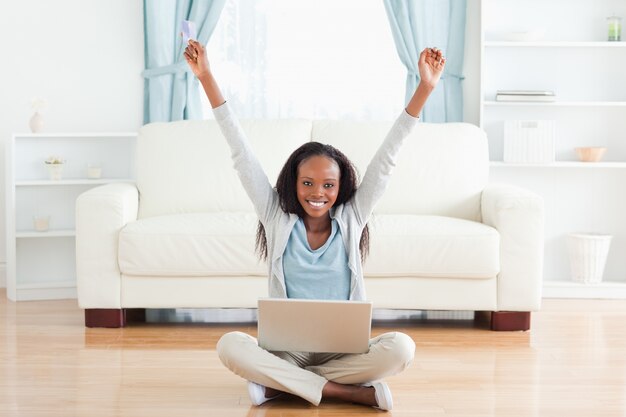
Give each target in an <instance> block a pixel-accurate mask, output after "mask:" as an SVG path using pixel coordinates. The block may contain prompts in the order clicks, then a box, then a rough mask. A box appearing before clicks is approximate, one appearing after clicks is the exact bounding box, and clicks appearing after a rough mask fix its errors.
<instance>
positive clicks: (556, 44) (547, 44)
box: [485, 41, 626, 48]
mask: <svg viewBox="0 0 626 417" xmlns="http://www.w3.org/2000/svg"><path fill="white" fill-rule="evenodd" d="M485 46H486V47H497V48H509V47H511V48H624V47H626V42H574V41H531V42H514V41H485Z"/></svg>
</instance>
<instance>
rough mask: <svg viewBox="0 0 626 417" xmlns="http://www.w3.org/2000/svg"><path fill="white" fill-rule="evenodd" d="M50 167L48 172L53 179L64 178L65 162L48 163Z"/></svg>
mask: <svg viewBox="0 0 626 417" xmlns="http://www.w3.org/2000/svg"><path fill="white" fill-rule="evenodd" d="M46 166H47V167H48V174H49V175H50V179H51V180H53V181H59V180H61V179H63V164H46Z"/></svg>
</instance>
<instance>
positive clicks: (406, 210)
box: [312, 121, 489, 221]
mask: <svg viewBox="0 0 626 417" xmlns="http://www.w3.org/2000/svg"><path fill="white" fill-rule="evenodd" d="M390 127H391V123H386V122H348V121H315V122H313V132H312V139H313V140H316V141H318V142H322V143H328V144H331V145H333V146H335V147H337V148H338V149H340V150H341V151H342V152H344V153H345V154H346V155H347V156H348V158H350V160H352V162H353V163H354V164H355V165H356V167H357V169H358V171H359V174H360V176H361V177H362V176H363V174H364V173H365V169H366V168H367V165H368V163H369V161H370V160H371V158H372V157H373V156H374V154H375V153H376V150H377V149H378V147H379V146H380V144H381V142H382V141H383V139H384V137H385V135H386V134H387V132H388V131H389V129H390ZM488 175H489V150H488V144H487V136H486V134H485V132H484V131H483V130H482V129H480V128H478V127H476V126H474V125H472V124H469V123H419V124H418V125H417V126H416V127H415V129H414V130H413V132H412V133H411V135H410V136H409V137H408V138H406V139H405V141H404V144H403V146H402V148H401V150H400V155H399V157H398V159H397V162H396V167H395V168H394V172H393V176H392V177H391V180H390V183H389V186H388V188H387V190H386V192H385V194H384V196H383V198H382V199H381V200H380V201H379V203H378V204H377V206H376V208H375V210H374V212H375V213H381V214H429V215H440V216H450V217H457V218H462V219H467V220H474V221H480V220H481V215H480V195H481V192H482V190H483V188H485V186H486V185H487V182H488Z"/></svg>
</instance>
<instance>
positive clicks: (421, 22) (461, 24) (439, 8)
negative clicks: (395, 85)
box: [384, 0, 466, 122]
mask: <svg viewBox="0 0 626 417" xmlns="http://www.w3.org/2000/svg"><path fill="white" fill-rule="evenodd" d="M384 2H385V10H386V11H387V17H388V18H389V24H390V26H391V32H392V33H393V39H394V41H395V43H396V49H397V51H398V55H399V56H400V60H401V61H402V63H403V64H404V66H405V67H406V69H407V71H408V73H407V77H406V103H408V102H409V100H410V99H411V97H412V96H413V93H414V92H415V89H416V88H417V85H418V84H419V72H418V69H417V61H418V58H419V54H420V52H421V51H422V50H423V49H424V48H426V47H437V48H439V49H441V50H442V51H443V53H444V55H445V56H446V69H445V71H444V73H443V75H442V77H441V81H440V82H439V85H438V86H437V88H436V89H435V91H434V92H433V93H432V95H431V97H430V98H429V99H428V102H427V103H426V105H425V106H424V110H423V111H422V120H423V121H425V122H461V121H463V87H462V81H463V76H462V75H461V72H462V70H463V55H464V47H465V8H466V0H384Z"/></svg>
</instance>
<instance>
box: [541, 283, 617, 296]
mask: <svg viewBox="0 0 626 417" xmlns="http://www.w3.org/2000/svg"><path fill="white" fill-rule="evenodd" d="M543 298H597V299H626V282H601V283H599V284H581V283H578V282H574V281H544V282H543Z"/></svg>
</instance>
